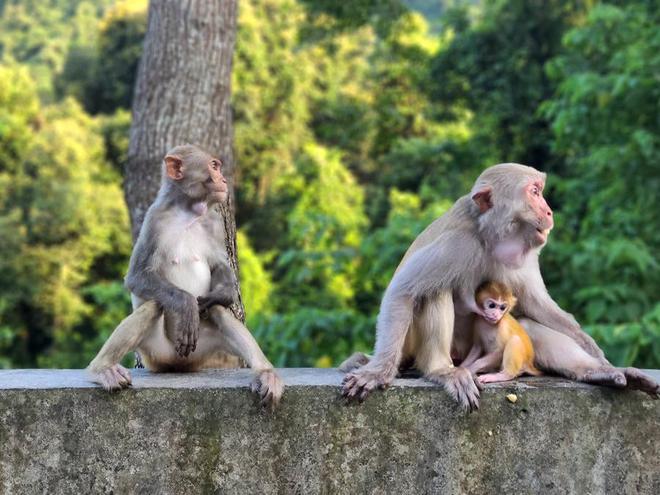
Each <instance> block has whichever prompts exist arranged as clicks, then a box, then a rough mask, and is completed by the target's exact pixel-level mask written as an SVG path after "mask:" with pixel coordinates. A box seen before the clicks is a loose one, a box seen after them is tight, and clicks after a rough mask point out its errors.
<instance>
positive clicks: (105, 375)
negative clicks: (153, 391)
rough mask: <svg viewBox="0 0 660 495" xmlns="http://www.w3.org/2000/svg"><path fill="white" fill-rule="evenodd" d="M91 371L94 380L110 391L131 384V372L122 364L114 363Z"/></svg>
mask: <svg viewBox="0 0 660 495" xmlns="http://www.w3.org/2000/svg"><path fill="white" fill-rule="evenodd" d="M90 373H91V375H92V381H94V382H96V383H98V384H99V385H101V386H102V387H103V388H104V389H105V390H107V391H108V392H113V391H115V390H121V389H123V388H127V387H130V386H131V374H130V373H129V372H128V370H127V369H126V368H124V367H123V366H122V365H121V364H113V365H112V366H110V367H108V368H105V369H103V370H99V371H91V370H90Z"/></svg>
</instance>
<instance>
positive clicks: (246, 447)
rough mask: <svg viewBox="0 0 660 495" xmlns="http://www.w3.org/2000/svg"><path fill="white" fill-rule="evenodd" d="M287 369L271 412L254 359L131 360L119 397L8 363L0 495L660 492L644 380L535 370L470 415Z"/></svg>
mask: <svg viewBox="0 0 660 495" xmlns="http://www.w3.org/2000/svg"><path fill="white" fill-rule="evenodd" d="M655 374H656V377H658V378H660V373H658V372H656V373H655ZM282 375H283V377H284V378H285V381H286V383H287V387H288V388H287V390H286V391H285V394H284V399H283V403H282V405H281V407H280V409H279V410H277V411H276V412H275V413H274V414H269V413H266V412H264V411H261V410H260V409H259V408H258V406H257V403H256V400H255V398H254V397H253V395H252V394H250V393H249V392H248V390H247V384H248V381H249V371H248V370H227V371H208V372H204V373H196V374H188V375H173V374H170V375H153V374H150V373H148V372H145V371H135V372H134V383H135V387H134V388H133V389H131V390H128V391H125V392H122V393H119V394H112V395H111V394H107V393H105V392H103V391H102V390H99V389H97V388H95V387H94V386H93V385H91V384H90V383H88V382H87V381H86V380H85V377H84V375H83V374H82V372H80V371H66V370H62V371H49V370H17V371H3V372H0V492H1V493H8V494H14V493H16V494H19V493H29V494H33V493H48V494H51V493H76V494H79V493H80V494H87V493H115V494H117V493H159V494H162V493H171V494H194V493H241V494H245V493H259V494H261V493H265V494H269V493H301V494H315V493H350V494H358V493H379V494H380V493H396V494H403V493H415V494H419V493H450V494H454V493H456V494H462V493H476V494H486V493H543V494H546V493H576V494H599V493H603V494H605V493H607V494H617V495H618V494H625V493H631V494H632V493H635V494H637V493H648V494H660V401H653V400H650V399H649V398H647V397H646V396H645V395H643V394H641V393H638V392H620V391H616V390H610V389H604V388H599V387H592V386H588V385H584V384H577V383H570V382H567V381H564V380H559V379H550V378H534V379H532V378H530V379H524V380H521V381H519V382H516V383H513V384H508V385H491V386H488V387H487V388H486V390H485V391H484V392H483V394H482V406H481V410H480V411H479V412H477V413H473V414H469V415H466V414H463V413H462V412H461V411H460V410H459V409H458V407H457V406H456V405H455V404H454V403H453V402H452V401H451V400H450V399H449V398H448V397H447V396H446V394H445V393H444V392H443V390H442V389H440V388H439V387H435V386H432V385H430V384H428V383H426V382H424V381H423V380H419V379H406V380H397V381H396V382H395V385H394V387H392V388H391V389H389V390H388V391H387V392H385V393H377V394H374V395H373V396H371V397H370V398H369V399H368V400H367V401H366V402H365V403H363V404H355V405H346V404H344V403H343V402H342V400H341V398H340V395H339V383H340V381H341V375H340V374H339V373H338V372H336V371H333V370H310V369H287V370H282ZM510 393H515V394H516V395H517V399H518V400H517V401H516V402H515V403H511V402H509V401H508V400H507V399H506V395H507V394H510Z"/></svg>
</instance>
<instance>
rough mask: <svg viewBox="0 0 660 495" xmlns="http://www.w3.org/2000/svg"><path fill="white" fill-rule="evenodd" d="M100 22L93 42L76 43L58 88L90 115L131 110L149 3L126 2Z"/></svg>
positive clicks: (118, 4) (124, 0) (119, 4)
mask: <svg viewBox="0 0 660 495" xmlns="http://www.w3.org/2000/svg"><path fill="white" fill-rule="evenodd" d="M97 22H98V32H97V33H96V36H95V37H90V38H91V42H90V41H88V40H86V42H85V43H81V42H79V41H74V43H73V44H72V46H71V47H70V49H69V55H68V57H67V59H66V62H65V65H64V68H63V70H62V74H61V75H60V76H59V78H58V80H57V82H56V84H57V86H58V87H59V88H60V93H61V94H65V95H73V96H75V97H76V98H78V99H79V100H80V101H81V102H82V103H83V105H84V106H85V109H86V110H87V111H89V112H90V113H93V114H96V113H99V112H101V113H112V112H114V111H115V110H117V109H118V108H125V109H128V108H130V106H131V100H132V99H133V85H134V83H135V77H136V74H137V66H138V62H139V61H140V55H141V54H142V39H143V38H144V34H145V33H146V30H147V1H146V0H123V1H120V2H117V3H116V4H115V5H113V6H112V7H111V8H109V9H108V10H107V11H106V12H105V15H104V16H103V18H102V19H101V20H100V21H97Z"/></svg>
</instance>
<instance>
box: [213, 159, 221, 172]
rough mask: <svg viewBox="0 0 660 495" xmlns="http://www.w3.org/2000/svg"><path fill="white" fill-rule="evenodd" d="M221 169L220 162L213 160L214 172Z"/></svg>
mask: <svg viewBox="0 0 660 495" xmlns="http://www.w3.org/2000/svg"><path fill="white" fill-rule="evenodd" d="M220 167H221V165H220V162H218V161H216V160H213V161H212V162H211V168H212V169H213V170H220Z"/></svg>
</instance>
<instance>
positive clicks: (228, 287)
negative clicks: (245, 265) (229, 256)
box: [197, 262, 236, 311]
mask: <svg viewBox="0 0 660 495" xmlns="http://www.w3.org/2000/svg"><path fill="white" fill-rule="evenodd" d="M235 287H236V278H235V277H234V272H233V271H232V269H231V268H230V267H229V265H228V264H227V263H224V262H223V263H218V265H217V266H216V267H214V268H213V270H212V271H211V291H210V292H209V293H208V294H207V295H206V296H199V297H198V298H197V304H198V305H199V310H200V311H206V310H208V309H209V308H210V307H211V306H213V305H215V304H219V305H220V306H224V307H225V308H227V307H229V306H231V305H232V303H233V302H234V301H235V300H236V291H235Z"/></svg>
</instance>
